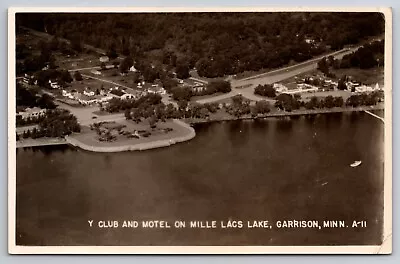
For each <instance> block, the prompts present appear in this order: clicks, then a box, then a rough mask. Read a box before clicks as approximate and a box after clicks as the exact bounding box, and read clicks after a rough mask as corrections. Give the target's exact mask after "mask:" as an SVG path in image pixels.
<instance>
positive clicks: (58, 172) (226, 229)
mask: <svg viewBox="0 0 400 264" xmlns="http://www.w3.org/2000/svg"><path fill="white" fill-rule="evenodd" d="M391 23H392V14H391V10H390V9H389V8H358V9H354V8H353V9H351V8H346V9H344V8H343V9H332V8H331V9H321V8H319V9H315V8H301V9H299V8H298V9H295V8H286V9H265V8H264V9H261V8H260V9H254V8H253V9H245V8H242V9H240V8H236V9H229V8H227V9H215V8H209V9H206V8H205V9H193V8H192V9H173V8H164V9H163V8H158V9H156V8H154V9H151V8H150V9H145V8H143V9H132V10H130V9H129V8H119V9H118V8H116V9H112V8H10V9H9V20H8V29H9V32H8V34H9V35H8V44H9V47H8V49H9V50H8V52H9V54H8V56H9V62H8V72H9V80H8V81H9V85H8V100H9V105H8V110H9V115H8V116H9V119H8V133H9V134H8V153H9V168H8V169H9V176H8V177H9V178H8V180H9V197H8V199H9V201H8V202H9V212H8V213H9V216H8V217H9V223H8V225H9V226H8V228H9V230H8V231H9V238H8V240H9V252H10V253H11V254H35V253H39V254H48V253H49V254H51V253H88V254H92V253H93V254H108V253H124V254H125V253H126V254H152V253H155V254H170V253H172V254H183V253H184V254H187V253H190V254H227V253H229V254H249V253H255V254H264V253H265V254H267V253H284V254H287V253H296V254H302V253H305V254H309V253H316V254H321V253H322V254H332V253H346V254H349V253H350V254H390V253H391V250H392V238H391V232H392V231H391V229H392V219H391V211H392V198H391V193H392V190H391V183H392V160H391V158H392V157H391V155H392V154H391V150H392V146H391V144H392V138H391V129H392V98H391V92H392V87H391V86H392V81H391V78H392V76H391V74H392V54H391V53H392V32H391V30H392V24H391Z"/></svg>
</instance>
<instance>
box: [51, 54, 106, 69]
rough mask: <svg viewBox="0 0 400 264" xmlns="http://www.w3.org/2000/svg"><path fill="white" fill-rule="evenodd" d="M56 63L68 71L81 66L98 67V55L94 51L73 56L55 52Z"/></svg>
mask: <svg viewBox="0 0 400 264" xmlns="http://www.w3.org/2000/svg"><path fill="white" fill-rule="evenodd" d="M54 55H55V58H56V64H57V65H58V66H59V67H60V68H62V69H67V70H70V71H75V70H79V69H82V68H89V67H99V68H100V61H99V56H98V55H96V54H94V53H84V52H83V53H80V54H78V55H75V56H66V55H63V54H61V53H55V54H54Z"/></svg>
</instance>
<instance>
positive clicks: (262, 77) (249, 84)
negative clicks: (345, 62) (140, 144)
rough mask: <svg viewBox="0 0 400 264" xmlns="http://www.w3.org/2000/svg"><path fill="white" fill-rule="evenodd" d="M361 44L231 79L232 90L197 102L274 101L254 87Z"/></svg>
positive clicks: (306, 69)
mask: <svg viewBox="0 0 400 264" xmlns="http://www.w3.org/2000/svg"><path fill="white" fill-rule="evenodd" d="M379 39H380V38H376V39H374V41H375V40H379ZM361 46H362V45H359V46H357V47H354V48H347V49H342V50H339V51H335V52H332V53H329V54H325V55H323V56H320V57H318V58H314V59H311V60H308V61H305V62H302V63H299V64H296V65H292V66H288V67H284V68H281V69H277V70H273V71H270V72H266V73H262V74H258V75H254V76H251V77H248V78H243V79H239V80H234V79H232V80H231V85H232V91H231V92H229V93H227V94H223V95H219V96H215V97H210V98H206V99H201V100H197V102H198V103H201V104H204V103H212V102H216V101H220V100H223V99H227V98H229V97H232V96H235V95H238V94H241V95H242V96H243V97H245V98H247V99H249V100H252V101H260V100H267V101H274V100H273V99H268V98H265V97H261V96H257V95H255V94H254V88H255V87H256V86H257V85H259V84H272V83H276V82H280V81H282V80H285V79H289V78H291V77H294V76H296V75H299V74H302V73H305V72H309V71H312V70H315V69H317V67H318V66H317V63H318V61H319V60H321V59H322V58H323V57H328V56H333V57H334V58H335V59H341V58H342V57H343V56H345V55H347V54H350V53H352V52H354V51H356V50H357V49H358V48H360V47H361ZM239 87H244V88H239Z"/></svg>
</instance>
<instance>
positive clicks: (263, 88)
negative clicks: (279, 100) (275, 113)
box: [254, 84, 276, 98]
mask: <svg viewBox="0 0 400 264" xmlns="http://www.w3.org/2000/svg"><path fill="white" fill-rule="evenodd" d="M254 94H258V95H261V96H267V97H270V98H275V97H276V91H275V89H274V88H273V86H272V85H271V84H265V85H261V84H259V85H258V86H257V87H256V88H255V89H254Z"/></svg>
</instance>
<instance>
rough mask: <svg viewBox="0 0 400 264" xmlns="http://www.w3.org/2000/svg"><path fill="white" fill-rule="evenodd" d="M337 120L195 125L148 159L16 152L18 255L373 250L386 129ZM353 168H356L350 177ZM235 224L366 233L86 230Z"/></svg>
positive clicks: (362, 120)
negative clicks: (352, 225) (105, 248)
mask: <svg viewBox="0 0 400 264" xmlns="http://www.w3.org/2000/svg"><path fill="white" fill-rule="evenodd" d="M341 116H343V115H331V116H327V115H319V116H314V115H313V116H312V117H308V118H307V117H304V119H303V118H299V119H295V120H293V119H292V120H290V119H289V118H288V119H283V120H278V119H275V118H270V119H264V120H256V121H254V122H253V121H248V122H242V121H233V122H225V123H214V124H201V125H199V126H196V137H195V138H194V139H193V140H191V141H188V143H187V144H186V143H183V144H176V145H174V146H173V147H171V148H163V149H155V150H152V151H143V152H124V153H92V152H87V151H82V150H76V149H74V148H69V147H67V148H65V147H64V149H65V151H59V150H57V149H59V147H56V148H55V150H54V151H47V154H45V153H43V152H41V151H36V150H35V151H34V149H24V151H17V243H18V244H22V245H24V244H28V245H40V244H43V245H58V244H63V245H128V246H132V245H142V246H143V245H267V244H271V245H327V244H329V245H347V244H369V245H373V244H379V243H380V239H381V226H382V225H381V220H382V211H381V209H379V208H382V191H383V185H382V184H381V181H379V180H381V179H382V177H380V176H382V175H379V174H380V173H382V168H383V164H382V157H381V152H380V151H376V150H377V149H379V148H378V147H377V146H380V145H381V144H382V141H383V129H382V124H381V122H378V120H376V119H374V118H372V117H370V116H368V115H360V116H359V117H358V119H357V120H356V121H355V122H356V123H353V122H352V121H351V120H350V115H349V118H343V119H342V117H341ZM310 119H312V120H311V122H310ZM328 123H330V124H328ZM328 126H329V128H328ZM282 131H283V132H282ZM371 138H374V139H375V140H371ZM50 149H51V148H50ZM356 158H357V159H360V160H363V164H362V166H359V167H358V168H356V169H353V168H350V167H349V164H350V163H351V162H353V161H354V160H355V159H356ZM232 217H235V218H242V219H243V220H246V219H248V218H255V219H254V220H263V219H265V218H267V219H275V220H282V219H289V218H290V219H292V218H293V219H304V218H307V219H318V218H322V217H329V218H330V219H344V220H347V219H365V220H367V221H368V225H369V228H367V229H363V230H356V229H332V230H327V231H326V232H325V231H324V232H323V233H321V231H320V230H316V231H315V230H310V229H290V230H284V231H282V230H278V229H272V230H259V229H258V230H251V231H249V230H248V229H243V230H238V229H237V230H230V231H227V230H222V229H215V230H200V229H190V228H189V229H185V230H180V231H179V232H176V230H166V231H160V230H126V229H115V230H111V229H108V230H104V229H103V230H100V229H96V230H89V229H88V225H87V220H88V218H89V219H92V218H93V219H96V220H112V219H117V220H121V219H132V218H133V219H135V218H137V219H170V220H176V219H182V220H186V221H189V220H194V219H195V220H213V219H217V220H226V219H230V218H232ZM376 219H378V220H376ZM250 220H252V219H250ZM39 227H40V228H39ZM227 234H229V235H227Z"/></svg>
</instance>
